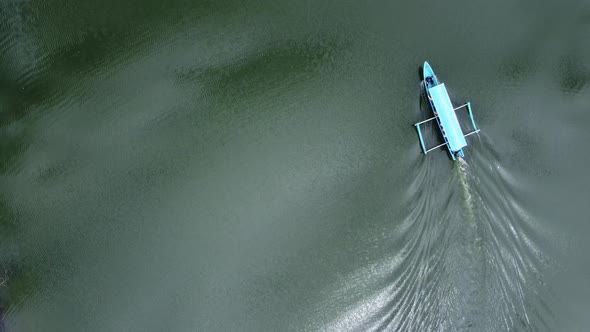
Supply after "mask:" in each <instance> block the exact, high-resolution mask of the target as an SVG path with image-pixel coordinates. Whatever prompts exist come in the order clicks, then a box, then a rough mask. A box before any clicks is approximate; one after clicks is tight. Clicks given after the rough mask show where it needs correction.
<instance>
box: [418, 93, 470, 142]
mask: <svg viewBox="0 0 590 332" xmlns="http://www.w3.org/2000/svg"><path fill="white" fill-rule="evenodd" d="M428 91H429V92H430V96H431V97H432V103H433V104H434V107H435V108H436V111H437V112H438V118H439V119H440V123H441V125H442V127H443V129H444V131H445V134H446V136H447V139H448V141H449V148H450V149H451V151H458V150H460V149H461V148H463V147H465V146H467V142H466V141H465V136H463V131H462V130H461V126H460V125H459V120H457V115H456V114H455V111H454V110H453V104H452V103H451V99H449V94H448V93H447V88H446V87H445V84H444V83H442V84H439V85H437V86H435V87H432V88H430V89H428Z"/></svg>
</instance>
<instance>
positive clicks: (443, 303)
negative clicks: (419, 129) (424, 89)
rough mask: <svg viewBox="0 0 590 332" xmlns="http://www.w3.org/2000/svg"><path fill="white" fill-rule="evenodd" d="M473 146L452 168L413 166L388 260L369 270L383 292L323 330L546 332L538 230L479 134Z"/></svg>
mask: <svg viewBox="0 0 590 332" xmlns="http://www.w3.org/2000/svg"><path fill="white" fill-rule="evenodd" d="M480 143H481V144H477V143H475V144H476V145H481V146H479V147H478V148H479V149H482V148H483V152H476V149H472V150H471V151H470V152H472V154H470V158H471V159H470V160H469V162H467V161H465V160H458V161H457V162H455V163H453V164H452V166H451V167H452V169H448V170H447V169H445V168H446V167H447V166H445V165H448V164H449V163H448V161H447V160H446V159H445V160H442V159H443V158H440V159H438V158H437V157H436V156H433V157H432V158H429V159H428V161H423V162H421V165H420V166H419V167H417V168H416V171H415V172H414V173H415V174H413V178H414V180H413V182H412V183H411V185H410V186H409V188H408V195H407V197H406V200H405V201H406V204H407V206H409V208H408V211H407V214H406V216H405V217H404V218H403V220H401V222H400V223H399V224H398V225H397V226H396V227H395V229H394V230H392V232H393V233H395V234H397V235H398V236H399V237H398V238H396V239H394V240H392V241H393V242H395V243H393V244H392V247H394V248H395V249H394V250H393V252H394V254H393V256H391V257H388V258H387V259H384V260H382V261H380V262H378V263H376V265H380V266H379V267H372V268H371V269H370V270H371V271H374V270H375V269H378V270H380V271H381V272H382V273H383V274H382V277H383V278H385V279H386V280H385V282H384V284H385V286H383V287H381V289H380V290H379V291H377V292H375V293H374V294H372V295H369V296H367V297H366V298H365V299H364V301H359V302H362V303H363V304H362V305H361V306H357V307H353V308H351V309H349V310H348V311H346V312H345V313H342V315H341V316H340V318H339V319H338V320H336V321H335V322H332V323H331V324H329V325H328V329H329V330H334V331H336V330H340V331H341V330H376V331H382V330H385V331H514V330H516V331H536V330H547V329H549V328H550V326H551V322H550V321H547V317H552V316H551V315H552V314H551V312H550V311H549V309H548V305H547V299H548V298H550V290H549V289H548V286H547V285H546V284H545V282H544V273H543V271H546V269H547V268H549V267H550V265H552V264H553V263H550V259H549V257H548V255H547V254H545V253H544V252H543V250H541V248H540V247H539V246H538V245H537V243H539V242H541V241H542V240H543V237H544V236H545V235H544V232H543V230H542V228H541V226H540V224H537V223H536V222H535V220H536V218H535V217H533V216H532V215H531V213H530V212H528V211H527V210H526V208H525V207H524V206H522V205H521V204H520V203H519V202H518V199H517V195H516V188H515V186H516V184H515V183H514V181H515V179H514V178H513V177H511V176H510V174H509V172H508V171H506V170H502V168H501V165H500V162H499V161H498V160H497V159H495V158H494V157H493V156H495V155H496V154H495V153H494V152H493V151H491V149H492V148H491V146H490V145H489V144H486V143H485V138H484V137H482V138H481V140H480ZM486 149H487V150H486ZM437 159H438V161H440V164H437ZM449 172H450V174H451V176H443V175H442V174H448V173H449ZM360 273H361V274H362V273H363V272H360ZM367 273H368V272H367ZM386 275H388V276H386ZM352 279H358V276H355V277H353V278H352ZM376 288H377V287H376ZM351 318H353V319H351Z"/></svg>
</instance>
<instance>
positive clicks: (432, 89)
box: [414, 62, 480, 160]
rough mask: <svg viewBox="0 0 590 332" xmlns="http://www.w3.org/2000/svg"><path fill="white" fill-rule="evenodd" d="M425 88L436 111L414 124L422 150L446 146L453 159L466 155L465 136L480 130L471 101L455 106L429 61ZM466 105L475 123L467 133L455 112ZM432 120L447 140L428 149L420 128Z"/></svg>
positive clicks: (426, 66)
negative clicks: (430, 116) (464, 149)
mask: <svg viewBox="0 0 590 332" xmlns="http://www.w3.org/2000/svg"><path fill="white" fill-rule="evenodd" d="M424 89H425V90H426V95H427V96H428V101H429V102H430V107H431V109H432V112H433V113H434V116H433V117H432V118H430V119H427V120H424V121H420V122H417V123H415V124H414V126H415V127H416V129H417V130H418V137H419V138H420V145H421V146H422V151H423V152H424V154H427V153H428V152H430V151H432V150H435V149H438V148H440V147H443V146H446V147H447V148H448V149H449V153H450V154H451V158H453V160H455V159H456V157H458V156H461V157H464V156H465V155H464V153H463V148H464V147H466V146H467V142H466V141H465V137H467V136H470V135H473V134H477V133H479V131H480V130H479V129H478V128H477V125H476V124H475V120H474V119H473V112H472V111H471V103H470V102H467V103H466V104H464V105H461V106H459V107H456V108H453V104H452V103H451V99H450V98H449V94H448V92H447V89H446V87H445V84H444V83H441V82H439V80H438V78H437V77H436V75H435V74H434V71H433V70H432V68H431V67H430V65H429V64H428V62H424ZM464 107H467V112H468V113H469V118H470V119H471V124H472V125H473V130H472V131H470V132H468V133H467V134H463V130H462V129H461V125H460V124H459V120H458V119H457V115H456V114H455V112H456V111H457V110H459V109H461V108H464ZM432 120H436V123H437V124H438V127H439V129H440V132H441V134H442V136H443V138H444V140H445V142H444V143H442V144H440V145H437V146H435V147H431V148H428V149H427V148H426V145H425V144H424V139H423V138H422V130H420V126H421V125H422V124H424V123H427V122H430V121H432Z"/></svg>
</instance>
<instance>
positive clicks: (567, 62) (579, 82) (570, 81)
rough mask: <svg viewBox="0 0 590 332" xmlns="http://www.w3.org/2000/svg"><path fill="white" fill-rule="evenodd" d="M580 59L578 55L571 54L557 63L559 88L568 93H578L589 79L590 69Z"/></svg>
mask: <svg viewBox="0 0 590 332" xmlns="http://www.w3.org/2000/svg"><path fill="white" fill-rule="evenodd" d="M580 61H581V59H579V57H578V56H575V55H571V56H566V57H564V58H562V60H561V62H560V64H559V73H560V86H561V90H562V91H563V92H564V93H566V94H568V95H575V94H577V93H579V92H580V91H581V90H582V89H583V88H584V86H585V85H586V83H587V82H588V79H590V71H588V70H586V69H585V67H584V66H582V65H581V63H580Z"/></svg>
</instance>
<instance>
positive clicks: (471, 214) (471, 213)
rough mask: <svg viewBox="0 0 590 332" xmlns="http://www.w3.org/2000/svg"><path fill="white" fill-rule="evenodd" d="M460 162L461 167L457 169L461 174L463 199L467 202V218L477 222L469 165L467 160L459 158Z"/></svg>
mask: <svg viewBox="0 0 590 332" xmlns="http://www.w3.org/2000/svg"><path fill="white" fill-rule="evenodd" d="M457 160H458V161H459V167H458V168H457V170H458V172H459V183H460V184H461V188H462V189H463V199H464V202H465V211H466V212H467V217H468V219H469V220H470V221H471V222H475V208H474V205H473V197H472V196H471V188H470V186H469V181H468V177H469V176H471V172H470V170H469V164H467V162H466V161H465V159H463V158H461V157H459V158H457Z"/></svg>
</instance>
